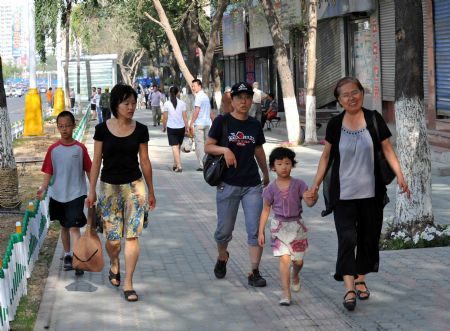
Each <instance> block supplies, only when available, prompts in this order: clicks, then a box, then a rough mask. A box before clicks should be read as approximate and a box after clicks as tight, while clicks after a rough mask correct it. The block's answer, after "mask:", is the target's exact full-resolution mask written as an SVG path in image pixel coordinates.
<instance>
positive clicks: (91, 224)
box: [86, 206, 97, 235]
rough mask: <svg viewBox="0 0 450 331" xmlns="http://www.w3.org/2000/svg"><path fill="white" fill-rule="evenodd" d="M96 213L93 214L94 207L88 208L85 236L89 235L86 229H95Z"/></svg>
mask: <svg viewBox="0 0 450 331" xmlns="http://www.w3.org/2000/svg"><path fill="white" fill-rule="evenodd" d="M95 218H96V213H95V206H92V207H91V208H88V216H87V222H86V234H87V235H90V233H91V232H90V231H88V228H90V229H91V230H92V229H95V227H96V226H97V224H96V221H95Z"/></svg>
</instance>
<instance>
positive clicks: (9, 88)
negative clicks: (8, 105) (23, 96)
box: [5, 85, 13, 97]
mask: <svg viewBox="0 0 450 331" xmlns="http://www.w3.org/2000/svg"><path fill="white" fill-rule="evenodd" d="M5 94H6V96H7V97H12V95H13V91H12V89H11V87H9V86H8V85H5Z"/></svg>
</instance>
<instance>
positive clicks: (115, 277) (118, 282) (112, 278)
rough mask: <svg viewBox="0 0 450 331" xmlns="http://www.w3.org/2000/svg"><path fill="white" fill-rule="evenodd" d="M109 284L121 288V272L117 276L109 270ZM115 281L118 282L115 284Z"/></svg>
mask: <svg viewBox="0 0 450 331" xmlns="http://www.w3.org/2000/svg"><path fill="white" fill-rule="evenodd" d="M108 278H109V282H110V283H111V285H112V286H115V287H119V286H120V272H118V273H117V274H115V273H113V272H112V270H111V269H109V276H108ZM113 280H115V281H117V283H113Z"/></svg>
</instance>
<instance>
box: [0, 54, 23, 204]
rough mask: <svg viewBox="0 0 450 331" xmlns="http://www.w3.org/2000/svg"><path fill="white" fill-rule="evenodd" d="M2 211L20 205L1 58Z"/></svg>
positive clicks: (0, 148) (0, 200) (0, 167)
mask: <svg viewBox="0 0 450 331" xmlns="http://www.w3.org/2000/svg"><path fill="white" fill-rule="evenodd" d="M0 178H1V180H0V209H11V208H16V207H17V206H19V205H20V200H19V178H18V175H17V166H16V160H15V158H14V151H13V145H12V136H11V122H10V120H9V115H8V106H7V104H6V94H5V86H4V82H3V65H2V58H1V56H0Z"/></svg>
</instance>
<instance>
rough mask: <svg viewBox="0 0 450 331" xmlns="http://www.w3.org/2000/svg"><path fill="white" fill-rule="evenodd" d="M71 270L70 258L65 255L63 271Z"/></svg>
mask: <svg viewBox="0 0 450 331" xmlns="http://www.w3.org/2000/svg"><path fill="white" fill-rule="evenodd" d="M69 270H73V267H72V256H71V255H66V256H64V271H69Z"/></svg>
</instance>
